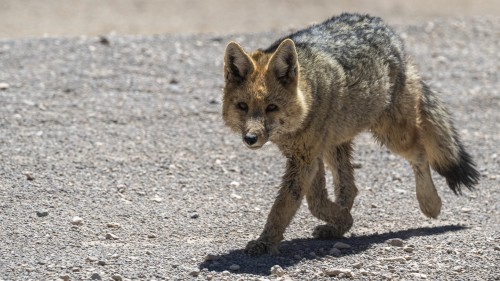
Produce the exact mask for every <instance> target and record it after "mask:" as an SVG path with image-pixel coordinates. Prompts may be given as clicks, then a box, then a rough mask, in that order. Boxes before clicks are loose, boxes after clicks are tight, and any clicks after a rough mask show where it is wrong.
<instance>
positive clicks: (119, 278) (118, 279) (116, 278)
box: [111, 274, 123, 281]
mask: <svg viewBox="0 0 500 281" xmlns="http://www.w3.org/2000/svg"><path fill="white" fill-rule="evenodd" d="M111 279H113V280H114V281H122V280H123V277H122V276H121V275H120V274H113V275H111Z"/></svg>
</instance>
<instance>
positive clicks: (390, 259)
mask: <svg viewBox="0 0 500 281" xmlns="http://www.w3.org/2000/svg"><path fill="white" fill-rule="evenodd" d="M384 260H386V261H390V262H406V259H405V258H404V257H392V258H386V259H384Z"/></svg>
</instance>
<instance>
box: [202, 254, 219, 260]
mask: <svg viewBox="0 0 500 281" xmlns="http://www.w3.org/2000/svg"><path fill="white" fill-rule="evenodd" d="M219 259H220V256H218V255H214V254H208V255H206V256H205V261H216V260H219Z"/></svg>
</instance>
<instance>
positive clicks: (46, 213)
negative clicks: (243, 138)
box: [36, 210, 49, 218]
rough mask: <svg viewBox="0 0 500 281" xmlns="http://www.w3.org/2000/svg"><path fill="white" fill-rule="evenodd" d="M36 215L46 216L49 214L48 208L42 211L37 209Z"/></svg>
mask: <svg viewBox="0 0 500 281" xmlns="http://www.w3.org/2000/svg"><path fill="white" fill-rule="evenodd" d="M36 215H37V216H38V217H39V218H42V217H46V216H48V215H49V211H47V210H40V211H36Z"/></svg>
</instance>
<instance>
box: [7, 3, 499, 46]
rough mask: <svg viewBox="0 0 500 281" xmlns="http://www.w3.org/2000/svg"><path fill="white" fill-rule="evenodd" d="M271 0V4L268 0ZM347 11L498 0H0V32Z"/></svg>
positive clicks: (259, 22) (147, 27)
mask: <svg viewBox="0 0 500 281" xmlns="http://www.w3.org/2000/svg"><path fill="white" fill-rule="evenodd" d="M270 3H271V4H270ZM344 11H349V12H363V13H370V14H373V15H377V16H381V17H383V18H385V19H386V20H387V21H388V22H390V23H393V24H410V23H418V22H423V21H428V20H430V19H433V18H436V17H470V16H488V15H489V16H498V15H500V1H498V0H453V1H449V0H408V1H398V0H376V1H373V0H356V1H331V0H309V1H298V0H277V1H264V0H256V1H241V0H237V1H232V0H206V1H202V0H187V1H186V0H169V1H162V0H105V1H103V0H84V1H67V0H44V1H39V0H23V1H18V0H0V38H2V37H3V38H17V37H40V36H44V35H45V36H78V35H99V34H107V33H110V32H117V33H118V34H143V35H144V34H164V33H175V34H185V33H207V32H211V33H218V34H228V33H235V32H239V33H241V32H244V33H248V32H262V31H272V30H285V29H288V28H297V27H302V26H304V25H307V24H310V23H313V22H318V21H322V20H323V19H326V18H328V17H330V16H332V15H335V14H338V13H341V12H344Z"/></svg>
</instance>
